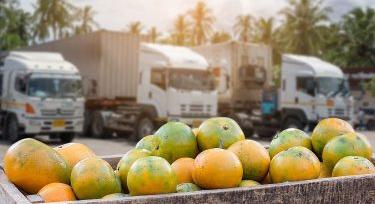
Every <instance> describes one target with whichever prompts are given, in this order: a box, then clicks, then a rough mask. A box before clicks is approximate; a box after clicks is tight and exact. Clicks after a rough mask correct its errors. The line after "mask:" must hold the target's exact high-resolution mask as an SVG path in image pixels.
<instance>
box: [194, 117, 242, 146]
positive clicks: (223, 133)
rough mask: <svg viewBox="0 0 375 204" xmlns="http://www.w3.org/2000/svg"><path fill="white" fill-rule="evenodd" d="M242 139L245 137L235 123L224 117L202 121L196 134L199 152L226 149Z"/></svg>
mask: <svg viewBox="0 0 375 204" xmlns="http://www.w3.org/2000/svg"><path fill="white" fill-rule="evenodd" d="M244 139H245V135H244V133H243V131H242V130H241V128H240V126H239V125H238V124H237V122H236V121H234V120H233V119H231V118H226V117H217V118H210V119H208V120H206V121H204V122H203V123H202V124H201V125H200V126H199V129H198V133H197V140H198V146H199V149H200V150H201V151H204V150H207V149H212V148H223V149H226V148H228V147H229V146H231V145H232V144H234V143H235V142H238V141H240V140H244Z"/></svg>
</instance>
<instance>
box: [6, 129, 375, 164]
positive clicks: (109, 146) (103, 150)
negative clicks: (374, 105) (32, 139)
mask: <svg viewBox="0 0 375 204" xmlns="http://www.w3.org/2000/svg"><path fill="white" fill-rule="evenodd" d="M361 133H362V134H364V135H366V136H367V138H368V139H369V140H370V143H371V144H372V146H373V147H375V131H371V132H369V131H367V132H361ZM40 139H41V140H42V141H43V142H46V143H47V144H48V145H50V146H53V147H54V146H58V145H60V144H59V143H58V142H57V141H49V140H47V139H46V138H43V137H40ZM250 139H254V140H257V141H259V142H260V143H262V144H263V145H267V144H269V142H270V140H271V138H269V139H264V138H261V139H259V138H250ZM74 142H78V143H82V144H85V145H87V146H88V147H90V148H91V149H93V150H94V151H95V153H96V154H97V155H100V156H102V155H113V154H124V153H126V152H127V151H128V150H129V149H131V148H132V147H134V145H135V142H132V141H129V139H127V138H111V139H94V138H90V137H77V138H75V139H74ZM9 146H10V144H9V143H7V142H5V141H0V163H2V160H3V156H4V154H5V152H6V150H7V149H8V148H9Z"/></svg>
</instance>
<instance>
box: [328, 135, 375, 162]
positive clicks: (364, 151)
mask: <svg viewBox="0 0 375 204" xmlns="http://www.w3.org/2000/svg"><path fill="white" fill-rule="evenodd" d="M371 155H372V148H371V145H370V143H369V142H368V140H367V139H366V137H365V136H364V135H362V134H359V133H347V134H345V135H341V136H338V137H335V138H333V139H332V140H331V141H329V142H328V143H327V144H326V146H325V147H324V150H323V162H324V164H325V165H326V166H327V167H328V168H329V169H333V167H334V166H335V164H336V163H337V162H338V161H339V160H340V159H342V158H344V157H346V156H362V157H365V158H367V159H371Z"/></svg>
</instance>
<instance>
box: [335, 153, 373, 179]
mask: <svg viewBox="0 0 375 204" xmlns="http://www.w3.org/2000/svg"><path fill="white" fill-rule="evenodd" d="M374 173H375V166H374V164H373V163H371V161H369V160H368V159H366V158H364V157H359V156H347V157H344V158H342V159H340V161H338V162H337V164H336V165H335V167H334V168H333V171H332V176H335V177H336V176H350V175H361V174H374Z"/></svg>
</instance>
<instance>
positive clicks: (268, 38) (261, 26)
mask: <svg viewBox="0 0 375 204" xmlns="http://www.w3.org/2000/svg"><path fill="white" fill-rule="evenodd" d="M255 30H256V31H255V36H254V38H255V39H254V40H255V42H260V43H263V44H266V45H270V46H273V45H274V44H275V41H276V39H275V37H276V34H275V24H274V19H273V18H268V19H265V18H260V19H259V20H258V21H257V22H256V23H255Z"/></svg>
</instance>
